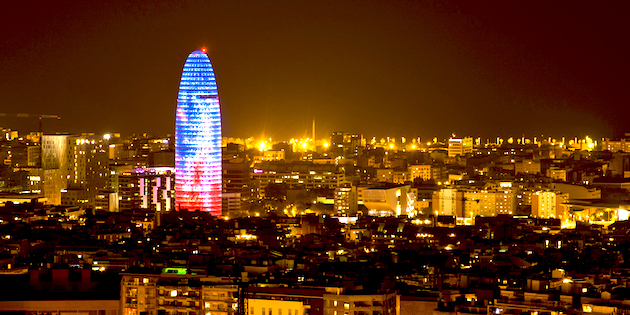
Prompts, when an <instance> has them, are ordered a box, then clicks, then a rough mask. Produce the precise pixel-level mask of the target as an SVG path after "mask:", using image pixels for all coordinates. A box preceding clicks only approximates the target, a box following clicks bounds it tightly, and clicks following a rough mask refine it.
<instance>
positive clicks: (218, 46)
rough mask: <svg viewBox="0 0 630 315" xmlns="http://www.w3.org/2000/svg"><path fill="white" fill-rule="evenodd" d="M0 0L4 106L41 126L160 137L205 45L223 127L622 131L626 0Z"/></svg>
mask: <svg viewBox="0 0 630 315" xmlns="http://www.w3.org/2000/svg"><path fill="white" fill-rule="evenodd" d="M3 6H4V10H2V12H3V13H4V14H5V15H7V16H3V19H2V22H0V23H2V25H1V26H2V27H3V29H4V30H6V32H5V35H6V36H3V39H2V47H3V48H5V49H3V50H2V52H0V60H1V61H2V62H1V64H2V71H0V80H1V81H2V82H3V83H4V84H3V85H2V87H0V104H2V110H1V112H6V113H20V112H27V113H30V114H55V115H59V116H61V117H62V119H61V120H59V121H54V120H49V121H48V120H47V121H45V122H44V131H45V132H57V131H59V132H64V131H67V132H70V133H79V132H96V133H105V132H122V133H125V134H130V133H142V132H149V133H154V134H160V135H162V134H172V133H173V128H172V126H173V122H174V119H173V116H174V115H173V114H174V109H175V106H174V105H175V104H174V102H173V98H174V95H175V94H176V90H175V88H174V86H175V84H176V83H175V82H176V81H175V79H173V78H174V77H177V75H178V72H179V71H181V69H180V68H179V67H180V65H181V63H180V57H179V56H181V55H183V54H184V53H188V52H189V51H192V50H194V49H198V48H199V47H204V46H205V47H207V48H208V53H209V55H210V56H211V57H212V59H213V60H214V62H215V63H216V65H215V70H216V71H217V73H218V75H219V76H220V77H221V80H222V83H221V88H222V93H221V98H222V99H221V101H222V103H223V104H227V109H226V110H225V111H224V125H225V127H224V135H225V136H230V137H250V136H255V137H272V138H274V139H288V138H291V137H301V136H310V135H311V132H312V130H311V129H312V123H313V119H314V120H315V122H316V133H317V134H316V138H318V139H321V138H325V137H328V136H329V135H330V134H331V132H334V131H346V132H352V133H360V134H363V135H364V136H365V137H366V138H371V137H373V136H376V137H379V138H380V137H385V136H393V137H400V136H406V137H416V136H421V137H423V139H426V138H428V137H431V138H432V137H434V136H438V137H447V136H448V135H450V134H451V133H455V134H457V135H459V136H465V135H470V136H473V137H482V138H491V139H492V138H495V137H496V136H501V137H508V136H515V137H519V136H521V135H523V134H524V135H525V136H528V137H533V136H538V135H541V134H542V135H545V136H548V135H549V136H552V137H556V138H560V137H562V136H566V137H574V136H578V137H581V136H584V135H590V136H591V137H593V138H595V139H597V138H601V137H614V136H620V135H622V134H623V133H624V132H626V131H628V130H625V129H626V127H625V124H624V121H623V119H624V117H626V116H627V114H628V107H627V106H625V104H627V103H628V95H626V93H624V92H623V91H624V89H623V87H624V85H625V84H624V83H627V79H626V76H625V73H626V72H628V71H627V70H628V66H629V64H628V61H627V60H626V58H625V56H626V55H627V52H628V51H627V50H628V49H627V48H626V47H625V46H624V45H623V43H622V42H621V41H620V40H619V38H620V35H622V34H625V33H626V31H627V30H629V29H630V27H629V26H628V22H626V21H625V19H624V18H623V16H622V14H623V12H626V9H627V8H626V7H627V4H625V3H619V2H617V3H608V4H605V5H599V6H589V5H587V4H580V3H577V4H576V3H573V4H571V5H566V4H564V3H551V4H549V3H543V2H533V3H527V4H511V3H500V2H485V3H481V4H479V3H476V4H469V3H455V2H422V3H408V2H404V1H395V2H389V3H367V4H363V3H359V2H353V1H349V2H344V3H341V4H339V3H333V2H321V3H319V2H305V3H301V4H295V3H290V2H281V1H274V2H268V3H265V4H248V5H245V4H220V3H195V2H182V3H178V4H161V5H149V4H142V3H136V2H131V3H127V4H126V5H125V6H124V7H117V6H115V5H111V4H84V3H80V2H68V3H64V4H63V5H59V4H51V3H41V4H40V5H37V6H34V7H31V6H28V7H27V5H25V4H21V3H8V4H4V5H3ZM51 13H52V14H51ZM199 20H204V21H205V22H204V24H203V25H197V24H195V21H199ZM184 30H185V31H184ZM0 126H2V127H5V128H13V129H20V130H37V121H36V119H30V120H29V119H16V118H8V117H7V118H1V119H0Z"/></svg>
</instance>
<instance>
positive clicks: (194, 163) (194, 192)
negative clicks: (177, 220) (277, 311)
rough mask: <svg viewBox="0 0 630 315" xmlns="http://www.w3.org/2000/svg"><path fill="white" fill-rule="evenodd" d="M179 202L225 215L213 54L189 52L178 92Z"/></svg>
mask: <svg viewBox="0 0 630 315" xmlns="http://www.w3.org/2000/svg"><path fill="white" fill-rule="evenodd" d="M175 206H176V208H177V209H188V210H191V211H192V210H202V211H210V212H211V213H212V214H213V215H216V216H220V215H221V111H220V106H219V93H218V90H217V82H216V80H215V77H214V71H213V70H212V63H210V58H208V55H206V53H205V52H203V51H199V50H197V51H193V52H192V53H191V54H190V55H188V59H186V63H185V64H184V70H183V71H182V79H181V82H180V84H179V94H178V95H177V113H176V119H175Z"/></svg>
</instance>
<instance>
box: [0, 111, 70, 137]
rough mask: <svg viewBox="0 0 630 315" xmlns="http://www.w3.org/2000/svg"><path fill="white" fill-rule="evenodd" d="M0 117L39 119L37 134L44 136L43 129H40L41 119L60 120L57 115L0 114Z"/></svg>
mask: <svg viewBox="0 0 630 315" xmlns="http://www.w3.org/2000/svg"><path fill="white" fill-rule="evenodd" d="M0 117H17V118H35V117H37V118H38V119H39V133H40V134H44V133H43V128H42V120H43V119H57V120H59V119H61V117H60V116H57V115H47V114H25V113H17V114H7V113H0Z"/></svg>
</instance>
